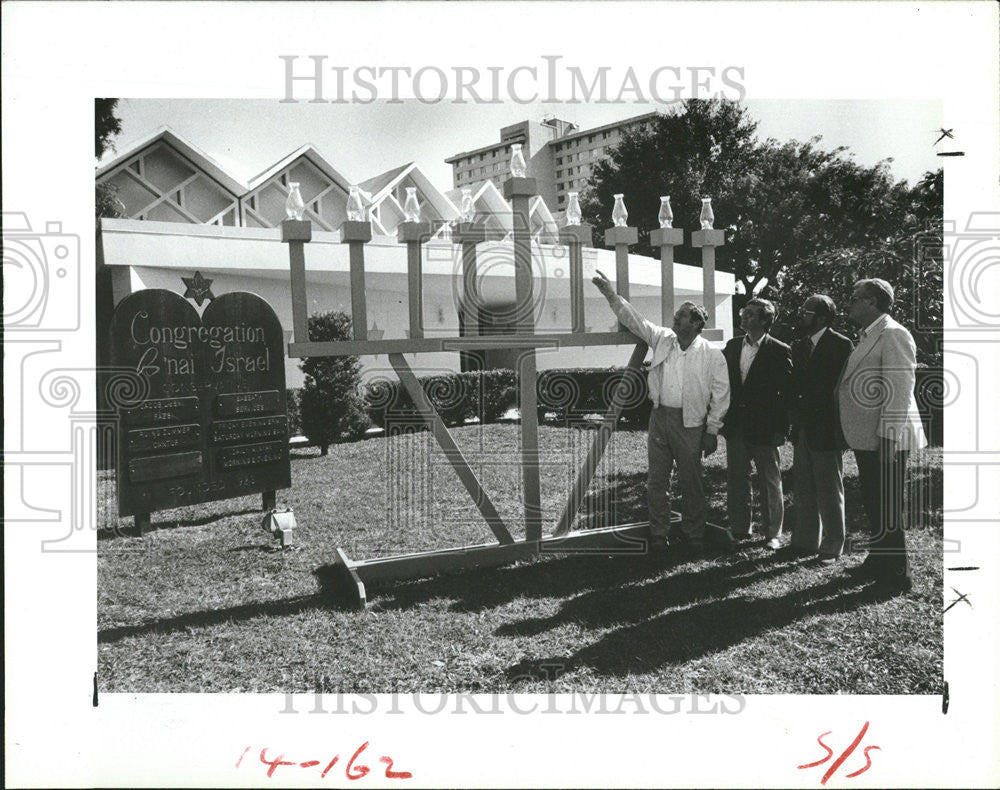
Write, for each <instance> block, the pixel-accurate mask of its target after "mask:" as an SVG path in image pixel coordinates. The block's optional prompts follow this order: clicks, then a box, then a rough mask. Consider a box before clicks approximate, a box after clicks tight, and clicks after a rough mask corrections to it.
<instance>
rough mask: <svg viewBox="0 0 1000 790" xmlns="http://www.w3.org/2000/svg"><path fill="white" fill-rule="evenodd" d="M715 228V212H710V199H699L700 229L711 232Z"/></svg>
mask: <svg viewBox="0 0 1000 790" xmlns="http://www.w3.org/2000/svg"><path fill="white" fill-rule="evenodd" d="M714 226H715V212H713V211H712V198H710V197H707V198H702V199H701V229H702V230H712V229H713V228H714Z"/></svg>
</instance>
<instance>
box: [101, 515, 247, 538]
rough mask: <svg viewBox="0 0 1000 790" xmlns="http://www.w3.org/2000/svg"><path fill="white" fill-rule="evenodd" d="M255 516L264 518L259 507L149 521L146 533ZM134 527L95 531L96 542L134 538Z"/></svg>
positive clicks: (117, 527) (127, 526)
mask: <svg viewBox="0 0 1000 790" xmlns="http://www.w3.org/2000/svg"><path fill="white" fill-rule="evenodd" d="M250 515H257V516H260V518H263V517H264V511H263V510H262V509H261V508H259V507H252V508H244V509H243V510H227V511H222V512H217V513H207V514H206V515H204V516H198V517H196V518H183V519H180V518H175V519H164V520H162V521H151V522H150V525H149V527H148V528H147V530H146V531H147V533H148V532H156V531H157V530H161V529H178V528H180V527H202V526H204V525H205V524H211V523H212V522H214V521H220V520H221V519H224V518H234V517H239V516H250ZM134 537H136V534H135V527H134V526H133V525H132V524H131V523H129V524H127V525H121V526H115V527H111V528H109V529H99V530H98V531H97V539H98V540H111V539H113V538H134Z"/></svg>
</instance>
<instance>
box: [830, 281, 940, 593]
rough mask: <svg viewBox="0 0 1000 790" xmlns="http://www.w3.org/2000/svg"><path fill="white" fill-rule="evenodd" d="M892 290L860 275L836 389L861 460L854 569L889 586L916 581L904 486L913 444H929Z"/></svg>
mask: <svg viewBox="0 0 1000 790" xmlns="http://www.w3.org/2000/svg"><path fill="white" fill-rule="evenodd" d="M893 298H894V294H893V290H892V286H891V285H889V283H887V282H886V281H885V280H880V279H869V280H860V281H859V282H857V283H856V284H855V286H854V294H853V296H852V298H851V304H850V306H849V307H848V310H847V315H848V318H850V320H851V322H852V323H854V324H856V325H857V326H859V327H861V332H860V335H859V337H858V345H857V348H855V349H854V351H853V352H851V356H850V357H849V358H848V360H847V365H846V366H845V367H844V372H843V373H842V374H841V377H840V382H839V384H838V389H837V395H838V401H839V404H840V422H841V425H842V427H843V430H844V438H845V439H846V440H847V444H848V446H849V447H850V448H851V449H852V450H853V451H854V457H855V458H856V459H857V461H858V478H859V480H860V483H861V495H862V497H863V498H864V506H865V513H866V515H867V516H868V528H869V532H870V533H871V538H870V540H869V542H868V557H867V558H866V559H865V561H864V563H863V564H862V565H861V566H859V567H858V568H857V569H856V571H855V572H856V573H857V575H858V576H859V577H860V578H862V579H864V580H865V581H872V582H874V583H875V584H876V585H877V586H878V587H880V588H882V589H884V590H886V591H887V592H889V593H891V594H898V593H901V592H906V591H907V590H909V589H910V588H911V587H912V579H911V577H910V565H909V561H908V559H907V556H906V540H905V537H904V535H903V486H904V478H905V474H906V462H907V460H908V458H909V453H910V451H911V450H917V449H919V448H921V447H924V446H925V445H926V444H927V440H926V439H925V438H924V429H923V425H922V424H921V421H920V413H919V411H918V410H917V403H916V398H914V396H913V385H914V382H915V378H916V372H915V371H916V344H915V343H914V342H913V337H912V336H911V335H910V333H909V332H908V331H907V330H906V328H905V327H903V326H901V325H900V324H899V323H897V322H896V321H894V320H893V319H892V318H891V317H890V316H889V310H890V309H891V308H892V302H893Z"/></svg>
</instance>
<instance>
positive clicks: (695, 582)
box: [376, 551, 794, 634]
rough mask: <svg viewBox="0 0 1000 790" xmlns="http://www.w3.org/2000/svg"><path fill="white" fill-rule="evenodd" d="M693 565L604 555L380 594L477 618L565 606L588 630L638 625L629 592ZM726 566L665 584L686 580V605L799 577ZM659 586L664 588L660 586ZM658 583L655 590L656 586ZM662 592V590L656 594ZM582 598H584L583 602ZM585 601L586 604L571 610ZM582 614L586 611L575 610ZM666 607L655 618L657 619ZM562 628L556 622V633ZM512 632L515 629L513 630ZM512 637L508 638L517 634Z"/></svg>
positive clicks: (387, 601) (676, 556) (766, 566)
mask: <svg viewBox="0 0 1000 790" xmlns="http://www.w3.org/2000/svg"><path fill="white" fill-rule="evenodd" d="M691 560H692V557H691V556H690V555H689V554H685V553H683V552H680V551H675V552H672V553H670V554H667V555H662V554H650V555H639V556H636V555H632V556H618V557H616V556H613V555H612V556H608V555H607V554H600V555H596V554H587V555H576V556H574V555H570V556H560V557H553V558H552V559H549V560H547V561H545V560H543V561H539V562H533V563H531V564H524V565H518V566H514V567H507V568H491V569H485V570H484V569H480V570H477V571H469V572H465V573H458V574H450V575H447V576H438V577H435V578H431V579H421V580H417V581H412V582H401V583H399V584H397V585H395V586H392V587H386V588H383V589H380V590H377V591H376V594H377V596H378V604H379V606H380V607H381V608H382V609H386V610H392V609H409V608H413V607H416V606H418V605H420V604H421V603H424V602H426V601H429V600H433V599H436V598H444V599H450V600H452V601H453V603H452V604H451V606H450V608H451V610H452V611H455V612H478V611H482V610H484V609H490V608H495V607H498V606H502V605H504V604H506V603H509V602H511V601H513V600H516V599H518V598H560V597H561V598H567V599H570V600H568V601H567V603H566V604H564V608H566V607H569V609H568V610H567V611H568V612H569V614H568V616H567V618H566V619H567V620H573V621H577V622H584V623H587V622H589V623H590V624H592V625H595V626H596V625H598V624H599V623H605V622H609V623H610V622H620V621H622V620H631V619H633V618H635V617H638V618H642V617H645V616H648V614H650V613H651V612H645V613H644V610H643V608H642V606H637V605H636V601H635V599H634V598H633V596H632V595H631V594H630V593H629V590H632V589H634V586H635V585H640V584H642V583H644V582H647V581H649V580H651V579H660V577H663V576H664V574H666V573H670V571H671V570H672V569H674V568H677V567H679V566H681V565H683V564H685V563H689V562H690V561H691ZM720 563H721V564H718V565H710V566H707V567H705V566H704V565H699V569H698V570H691V571H684V572H682V573H680V574H671V575H669V576H667V577H666V578H667V579H675V578H682V579H684V580H685V581H684V583H683V584H682V585H681V587H680V588H679V589H681V590H683V593H678V594H683V595H684V596H686V600H688V601H694V600H697V599H698V598H700V597H703V596H706V595H714V594H718V593H719V592H720V590H723V589H725V590H732V589H735V588H737V587H741V586H743V585H744V584H749V583H753V582H754V581H757V580H759V579H760V578H762V577H764V576H767V575H777V574H780V573H784V572H786V571H789V570H793V569H794V565H793V564H791V563H789V562H787V561H785V560H783V559H782V558H781V557H778V556H777V555H775V554H770V553H769V554H766V555H760V556H759V557H755V558H745V559H736V560H732V561H726V560H720ZM661 581H662V580H661ZM659 584H661V582H656V583H655V584H654V585H652V586H657V587H658V585H659ZM658 589H662V588H659V587H658ZM581 591H587V592H585V593H584V596H581ZM586 596H601V597H602V601H603V603H602V605H605V606H607V607H609V608H608V609H607V611H585V610H586V609H587V608H588V604H587V603H586V601H587V600H588V599H587V598H586ZM581 597H583V598H584V601H583V602H582V603H581V604H574V603H573V602H574V601H576V600H577V599H579V598H581ZM577 606H580V607H581V608H580V609H579V610H578V609H576V607H577ZM662 608H663V606H662V605H660V606H658V608H656V609H654V610H652V611H660V610H661V609H662ZM556 624H557V623H556V622H552V623H551V625H552V626H555V625H556ZM519 627H523V628H524V629H525V630H524V633H528V632H531V633H540V632H541V631H543V630H545V629H546V627H547V626H546V625H545V622H544V621H537V622H534V623H532V624H521V625H520V626H519ZM509 628H511V629H515V626H510V627H509ZM515 632H516V631H515V630H511V631H510V633H511V634H513V633H515Z"/></svg>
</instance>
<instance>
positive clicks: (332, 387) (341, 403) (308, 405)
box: [299, 311, 370, 455]
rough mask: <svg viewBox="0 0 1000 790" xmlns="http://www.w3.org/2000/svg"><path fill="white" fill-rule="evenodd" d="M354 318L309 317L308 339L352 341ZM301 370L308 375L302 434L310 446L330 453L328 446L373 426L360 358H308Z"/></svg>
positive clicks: (331, 314) (334, 313)
mask: <svg viewBox="0 0 1000 790" xmlns="http://www.w3.org/2000/svg"><path fill="white" fill-rule="evenodd" d="M351 337H352V332H351V317H350V316H349V315H347V314H346V313H342V312H337V311H331V312H328V313H318V314H316V315H311V316H309V339H310V340H312V341H315V342H323V341H333V340H350V339H351ZM299 368H300V369H301V370H302V372H303V373H304V374H305V383H304V385H303V387H302V397H301V401H300V405H299V409H300V414H301V421H302V431H303V433H305V435H306V437H307V438H308V439H309V442H310V443H311V444H315V445H319V448H320V453H321V454H323V455H326V454H327V448H328V446H329V445H331V444H334V443H335V442H338V441H340V440H342V439H354V438H358V437H359V436H361V435H362V434H364V432H365V431H366V430H367V429H368V427H369V425H370V423H369V420H368V415H367V413H366V411H365V407H364V403H363V401H362V398H361V395H360V392H359V386H360V383H361V362H360V361H359V360H358V358H357V357H353V356H348V357H305V358H304V359H303V360H302V362H301V363H299Z"/></svg>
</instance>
